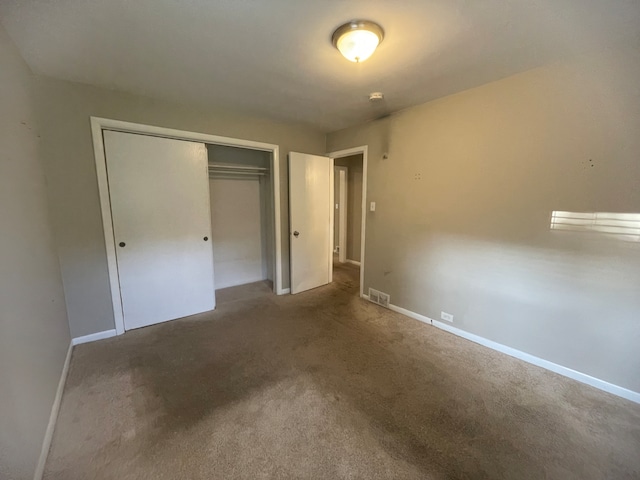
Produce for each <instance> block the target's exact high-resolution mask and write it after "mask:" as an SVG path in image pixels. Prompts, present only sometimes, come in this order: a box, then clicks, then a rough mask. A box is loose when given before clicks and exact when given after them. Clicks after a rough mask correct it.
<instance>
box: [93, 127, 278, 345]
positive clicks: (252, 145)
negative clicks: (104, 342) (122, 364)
mask: <svg viewBox="0 0 640 480" xmlns="http://www.w3.org/2000/svg"><path fill="white" fill-rule="evenodd" d="M103 130H115V131H118V132H125V133H138V134H142V135H151V136H156V137H165V138H173V139H176V140H187V141H192V142H193V141H195V142H201V143H209V144H215V145H225V146H229V147H240V148H247V149H251V150H261V151H265V152H271V178H272V188H273V203H272V208H273V211H274V236H275V241H274V248H275V265H274V270H275V272H274V282H273V289H274V292H275V293H277V294H278V295H282V294H284V293H288V292H287V291H286V290H284V289H283V288H282V242H281V238H280V237H281V232H280V153H279V152H280V147H279V146H278V145H274V144H270V143H262V142H254V141H251V140H242V139H238V138H230V137H220V136H217V135H209V134H206V133H196V132H188V131H185V130H174V129H171V128H164V127H155V126H151V125H143V124H139V123H131V122H123V121H120V120H111V119H108V118H100V117H91V136H92V138H93V152H94V156H95V162H96V175H97V178H98V192H99V195H100V210H101V213H102V226H103V230H104V241H105V246H106V250H107V267H108V272H109V284H110V286H111V302H112V304H113V316H114V320H115V327H116V334H117V335H121V334H123V333H124V331H125V330H124V314H123V310H122V300H121V299H120V281H119V279H118V263H117V261H116V245H115V239H114V236H113V220H112V218H111V200H110V198H109V183H108V179H107V163H106V155H105V149H104V140H103V138H102V131H103Z"/></svg>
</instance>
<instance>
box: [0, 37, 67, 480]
mask: <svg viewBox="0 0 640 480" xmlns="http://www.w3.org/2000/svg"><path fill="white" fill-rule="evenodd" d="M30 83H31V73H30V72H29V70H28V68H27V66H26V65H25V64H24V62H23V61H22V59H21V58H20V56H19V54H18V53H17V51H16V49H15V48H14V46H13V44H12V43H11V41H10V40H9V38H8V36H7V35H6V33H5V31H4V29H3V28H2V27H0V145H1V146H2V153H1V157H0V225H1V228H2V234H1V235H0V282H1V286H0V478H2V479H30V478H33V474H34V470H35V467H36V462H37V460H38V457H39V455H40V450H41V448H42V441H43V439H44V434H45V430H46V428H47V424H48V421H49V415H50V414H51V407H52V405H53V401H54V397H55V394H56V389H57V386H58V382H59V380H60V374H61V373H62V367H63V364H64V360H65V357H66V353H67V350H68V348H69V341H70V338H69V326H68V324H67V317H66V311H65V306H64V296H63V292H62V282H61V278H60V268H59V264H58V258H57V256H56V254H55V249H54V244H53V234H52V230H51V227H50V221H49V212H48V210H47V202H46V191H45V188H46V187H45V176H44V171H43V168H42V165H41V162H40V159H39V155H40V153H41V152H40V150H39V147H40V143H39V140H38V137H39V134H40V129H39V126H38V124H37V123H36V119H35V118H34V114H33V98H32V92H31V88H30Z"/></svg>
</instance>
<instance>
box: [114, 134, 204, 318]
mask: <svg viewBox="0 0 640 480" xmlns="http://www.w3.org/2000/svg"><path fill="white" fill-rule="evenodd" d="M104 144H105V153H106V160H107V175H108V181H109V196H110V199H111V212H112V217H113V229H114V240H115V244H116V256H117V263H118V277H119V280H120V296H121V298H122V309H123V314H124V324H125V330H130V329H132V328H139V327H144V326H147V325H152V324H155V323H160V322H164V321H167V320H173V319H176V318H180V317H185V316H188V315H193V314H195V313H200V312H205V311H208V310H213V309H214V308H215V290H214V279H213V250H212V248H211V217H210V211H209V186H208V173H207V152H206V148H205V145H204V144H201V143H195V142H187V141H182V140H173V139H168V138H160V137H151V136H146V135H137V134H131V133H122V132H112V131H104Z"/></svg>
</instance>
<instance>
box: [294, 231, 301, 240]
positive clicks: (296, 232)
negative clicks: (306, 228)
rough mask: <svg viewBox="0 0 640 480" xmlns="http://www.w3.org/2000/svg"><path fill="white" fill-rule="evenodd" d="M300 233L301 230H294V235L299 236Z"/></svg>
mask: <svg viewBox="0 0 640 480" xmlns="http://www.w3.org/2000/svg"><path fill="white" fill-rule="evenodd" d="M298 235H300V232H299V231H297V230H296V231H295V232H293V236H294V237H296V238H298Z"/></svg>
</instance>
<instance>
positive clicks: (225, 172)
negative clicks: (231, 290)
mask: <svg viewBox="0 0 640 480" xmlns="http://www.w3.org/2000/svg"><path fill="white" fill-rule="evenodd" d="M207 152H208V169H209V193H210V200H211V225H212V238H213V242H212V248H213V262H214V271H215V288H216V290H219V289H221V288H227V287H233V286H237V285H244V284H247V283H253V282H259V281H267V282H269V288H271V289H272V288H273V279H274V275H273V272H274V258H273V251H274V248H273V244H274V232H273V230H274V229H273V219H272V212H273V208H272V198H273V193H272V187H271V185H272V181H271V172H270V165H271V153H270V152H265V151H261V150H251V149H246V148H237V147H229V146H222V145H207Z"/></svg>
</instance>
